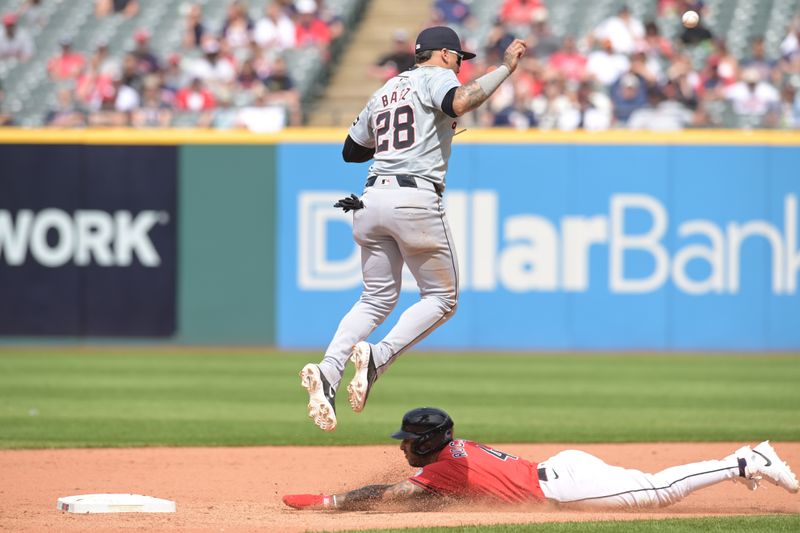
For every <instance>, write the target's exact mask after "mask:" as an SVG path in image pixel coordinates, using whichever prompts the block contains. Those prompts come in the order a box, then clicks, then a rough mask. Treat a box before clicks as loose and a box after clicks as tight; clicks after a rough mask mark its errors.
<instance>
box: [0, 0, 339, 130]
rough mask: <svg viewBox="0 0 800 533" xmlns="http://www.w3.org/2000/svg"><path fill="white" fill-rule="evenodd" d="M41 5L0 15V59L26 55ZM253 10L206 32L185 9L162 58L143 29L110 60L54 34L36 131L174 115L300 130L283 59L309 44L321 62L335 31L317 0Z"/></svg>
mask: <svg viewBox="0 0 800 533" xmlns="http://www.w3.org/2000/svg"><path fill="white" fill-rule="evenodd" d="M46 1H47V0H27V1H26V2H25V3H24V4H23V7H22V8H21V9H20V10H19V12H14V13H6V14H5V15H4V16H3V26H4V28H3V36H2V37H0V60H2V59H4V58H9V57H14V58H16V59H17V60H19V61H27V60H29V59H30V58H31V57H32V56H33V54H35V44H34V42H33V40H32V39H31V37H30V34H29V31H28V28H29V27H30V26H31V24H35V23H36V21H35V16H33V15H34V14H35V12H36V11H37V8H38V7H40V6H41V3H42V2H46ZM260 3H261V2H260ZM262 5H263V11H262V14H261V16H260V17H257V18H255V17H252V16H251V11H250V5H249V3H248V2H245V1H242V0H232V1H230V2H229V3H228V5H227V12H226V17H225V21H224V23H223V24H222V26H221V27H219V28H213V27H210V26H209V25H208V23H207V22H206V21H205V19H204V16H203V7H202V5H201V4H200V3H187V4H186V9H185V20H184V25H183V28H184V29H183V35H182V36H181V45H180V48H179V49H177V50H174V51H173V52H172V53H170V54H168V55H167V56H166V57H162V56H159V55H158V54H157V53H156V52H155V51H154V50H153V49H152V48H151V44H150V43H151V37H152V36H151V35H150V32H149V31H148V30H147V29H146V28H140V29H138V30H137V31H136V32H135V34H134V39H133V40H134V42H135V44H134V45H133V46H132V47H131V48H130V49H128V50H127V51H126V52H125V53H124V55H123V56H122V57H121V58H119V57H114V56H113V55H112V54H110V53H109V46H108V43H105V42H100V43H96V48H95V49H94V51H93V52H92V53H91V54H90V55H89V56H88V57H86V56H84V54H81V53H80V52H78V51H76V50H74V49H73V42H72V39H71V38H70V37H68V36H65V37H63V38H62V39H61V40H60V41H59V45H60V51H59V53H58V54H56V55H55V56H54V57H52V58H51V59H50V60H49V62H48V64H47V70H48V75H49V77H50V79H51V80H52V82H53V83H55V84H57V87H58V89H57V103H56V105H55V106H54V107H53V108H52V109H51V110H50V111H49V112H48V113H47V117H46V119H45V122H46V124H47V125H49V126H55V127H82V126H134V127H168V126H170V125H173V121H174V117H175V115H176V113H190V114H193V115H196V120H197V125H199V126H201V127H202V126H207V127H216V128H220V129H228V128H239V127H242V128H248V129H251V130H255V131H269V130H275V129H279V128H281V127H283V126H284V125H301V123H302V120H303V115H302V109H301V102H300V94H299V92H298V89H297V87H296V84H295V82H294V80H293V79H292V77H291V76H290V74H289V71H288V69H287V65H286V61H285V58H284V57H283V53H284V51H286V50H287V49H290V48H294V49H296V48H305V47H316V48H317V49H319V51H320V57H322V59H323V61H324V60H326V59H327V58H328V57H329V55H328V50H329V47H330V46H331V43H333V42H334V41H335V40H336V39H338V38H339V37H340V36H341V35H342V34H343V32H344V26H343V24H342V22H341V20H339V19H338V18H337V17H335V16H334V15H332V14H331V13H330V12H329V11H328V10H327V9H326V7H325V4H324V0H270V1H266V2H263V4H262ZM95 7H96V9H95V16H96V17H98V18H102V17H107V16H119V17H129V18H133V19H135V17H136V14H137V13H138V11H139V3H138V1H137V0H113V2H112V1H111V0H98V1H97V3H96V6H95ZM1 90H2V89H0V91H1ZM5 117H6V118H5V121H4V120H3V119H2V118H0V124H2V123H3V122H5V123H6V124H13V122H14V120H13V117H10V116H9V115H8V114H6V115H5Z"/></svg>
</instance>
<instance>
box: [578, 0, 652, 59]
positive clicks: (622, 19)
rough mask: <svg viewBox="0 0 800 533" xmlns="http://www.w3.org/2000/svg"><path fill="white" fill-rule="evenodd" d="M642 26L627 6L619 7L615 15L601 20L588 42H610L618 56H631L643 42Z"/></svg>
mask: <svg viewBox="0 0 800 533" xmlns="http://www.w3.org/2000/svg"><path fill="white" fill-rule="evenodd" d="M644 35H645V32H644V24H642V21H641V20H639V19H638V18H636V17H634V16H633V14H632V13H631V10H630V8H629V7H628V6H627V5H623V6H622V7H620V9H619V11H617V14H616V15H614V16H611V17H608V18H607V19H605V20H603V21H602V22H601V23H600V24H599V25H598V26H597V27H596V28H595V29H594V31H592V33H591V36H590V41H598V40H599V41H603V40H605V39H610V40H611V46H612V48H613V49H614V51H615V52H617V53H620V54H631V53H633V52H634V51H635V50H636V49H637V48H638V47H639V46H641V44H642V41H644Z"/></svg>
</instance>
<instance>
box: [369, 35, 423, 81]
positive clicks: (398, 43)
mask: <svg viewBox="0 0 800 533" xmlns="http://www.w3.org/2000/svg"><path fill="white" fill-rule="evenodd" d="M413 49H414V48H413V46H412V45H411V42H410V41H409V40H408V33H407V32H406V31H405V30H402V29H399V30H395V31H394V33H393V34H392V51H391V52H389V53H387V54H384V55H382V56H381V57H380V58H379V59H378V62H377V63H375V64H374V65H372V67H371V68H370V71H369V72H370V75H371V76H372V77H374V78H377V79H379V80H380V81H381V83H384V82H386V81H387V80H389V79H390V78H394V77H395V76H397V74H399V73H400V72H405V71H406V70H408V69H410V68H411V67H413V66H414V63H415V59H414V52H413Z"/></svg>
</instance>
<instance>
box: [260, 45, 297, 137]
mask: <svg viewBox="0 0 800 533" xmlns="http://www.w3.org/2000/svg"><path fill="white" fill-rule="evenodd" d="M264 87H266V89H267V91H268V93H267V100H268V101H269V103H270V104H273V105H281V106H283V107H284V108H286V110H287V112H288V113H287V114H288V117H289V123H290V124H291V125H293V126H299V125H300V124H301V123H302V120H303V117H302V115H301V113H300V93H299V92H298V91H297V88H296V87H295V85H294V81H292V78H291V77H290V76H289V71H288V69H287V68H286V61H284V59H283V58H281V57H279V58H276V59H275V62H274V63H273V65H272V72H271V73H270V75H269V76H267V78H266V79H265V80H264Z"/></svg>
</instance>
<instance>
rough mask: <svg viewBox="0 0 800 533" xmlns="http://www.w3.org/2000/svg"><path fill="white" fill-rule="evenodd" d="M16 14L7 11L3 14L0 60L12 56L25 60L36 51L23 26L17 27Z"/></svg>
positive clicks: (0, 35) (0, 33)
mask: <svg viewBox="0 0 800 533" xmlns="http://www.w3.org/2000/svg"><path fill="white" fill-rule="evenodd" d="M18 22H19V20H18V18H17V15H15V14H14V13H7V14H6V15H4V16H3V31H2V32H0V60H2V59H10V58H14V59H17V60H18V61H27V60H29V59H30V58H31V57H33V54H34V53H35V52H36V48H35V46H34V44H33V39H32V38H31V36H30V35H29V34H28V32H27V31H25V29H23V28H18V27H17V25H18V24H17V23H18Z"/></svg>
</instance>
